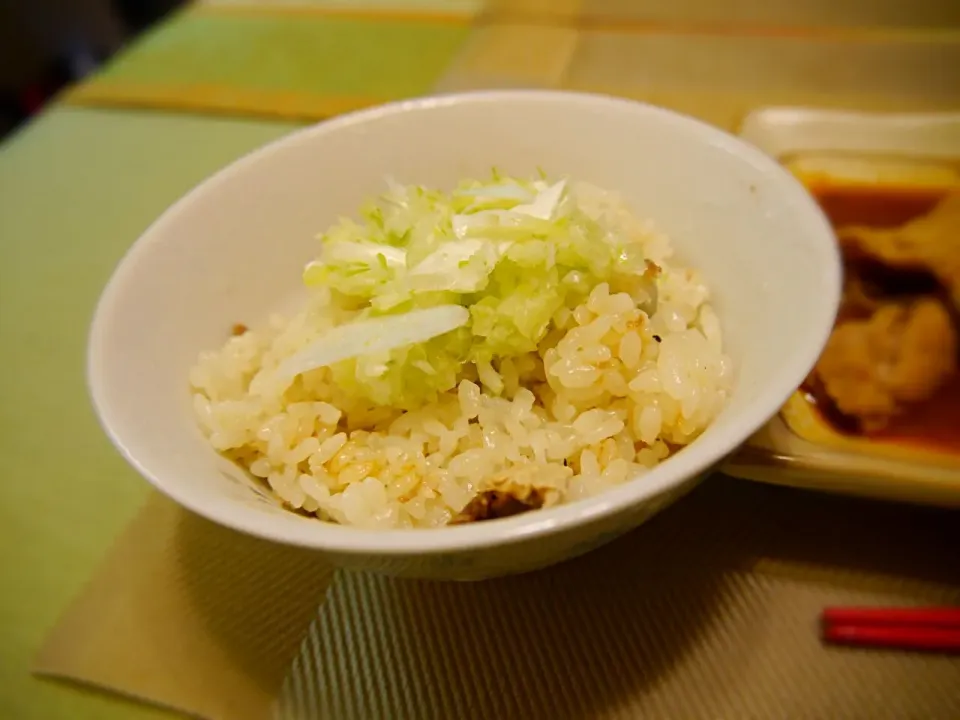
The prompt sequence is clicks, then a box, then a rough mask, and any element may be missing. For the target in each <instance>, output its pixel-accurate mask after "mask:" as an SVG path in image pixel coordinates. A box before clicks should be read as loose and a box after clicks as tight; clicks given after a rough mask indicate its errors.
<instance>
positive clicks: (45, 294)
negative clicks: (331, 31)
mask: <svg viewBox="0 0 960 720" xmlns="http://www.w3.org/2000/svg"><path fill="white" fill-rule="evenodd" d="M291 127H293V126H291V125H288V124H284V123H269V122H253V121H243V120H228V119H217V118H203V117H189V116H180V115H172V114H159V113H156V114H155V113H137V112H119V111H104V110H86V109H65V108H59V109H54V110H53V111H51V112H49V113H47V114H46V115H44V116H42V117H40V118H38V119H37V120H36V121H35V122H34V123H33V124H32V125H30V126H28V127H26V128H25V129H24V130H22V131H21V132H20V133H19V134H18V135H17V136H15V137H14V138H12V139H11V140H10V141H8V142H7V143H6V144H5V145H4V146H2V147H0V347H2V348H3V359H2V361H0V364H2V366H3V369H4V371H3V374H2V377H0V427H2V428H3V436H2V440H0V443H2V445H0V447H2V456H3V458H4V460H3V464H2V474H3V478H2V482H0V577H2V578H3V581H2V584H3V587H4V592H3V593H0V633H2V642H0V717H5V718H17V720H25V719H30V718H37V720H41V719H42V720H56V718H71V719H75V720H81V719H83V718H97V719H98V720H100V719H102V720H110V719H112V718H141V717H143V718H147V717H161V716H165V715H166V713H162V712H161V711H159V710H152V709H148V708H145V707H143V706H142V705H137V704H134V703H128V702H123V701H119V700H116V699H113V698H110V697H109V696H108V695H106V694H104V693H101V692H93V691H83V690H80V689H77V688H71V687H68V686H66V685H64V684H62V683H54V682H50V681H45V680H39V679H36V678H33V677H31V676H30V675H29V663H30V659H31V655H32V653H33V652H35V651H36V649H37V648H38V647H39V645H40V642H41V640H42V638H43V636H44V634H45V633H46V632H47V630H48V629H49V628H50V627H52V625H53V623H54V622H55V621H56V619H57V616H58V614H59V613H60V611H61V610H62V609H63V608H64V607H65V606H66V604H67V603H68V602H69V600H70V598H71V597H72V596H73V595H74V594H75V593H76V592H77V591H78V590H79V589H80V587H81V586H82V584H83V582H84V581H85V579H86V578H88V577H89V576H90V575H91V574H92V572H93V570H94V568H95V567H96V565H97V563H98V562H99V560H100V559H101V557H102V555H103V553H104V552H105V550H106V549H107V547H108V546H109V544H110V542H111V541H112V540H113V538H114V536H115V535H116V534H117V532H118V531H119V530H120V529H121V528H122V527H123V526H124V524H126V522H127V521H128V520H129V519H130V518H131V517H132V516H133V514H134V512H135V510H136V509H137V508H138V507H139V505H140V503H141V502H142V501H143V499H144V498H145V497H146V495H147V493H148V491H149V488H148V485H147V484H146V483H145V482H144V481H143V480H141V479H140V478H139V476H137V475H136V473H135V472H134V471H133V470H132V469H130V468H129V467H127V466H126V464H125V463H124V461H123V460H122V459H121V458H120V457H119V456H118V455H117V454H116V453H115V452H114V451H113V450H112V448H111V446H110V444H109V442H108V441H107V439H106V437H104V436H103V434H102V433H101V432H100V429H99V427H98V425H97V422H96V420H95V418H94V416H93V413H92V410H91V409H90V406H89V403H88V400H87V395H86V388H85V385H84V380H83V368H84V358H83V355H84V346H85V340H86V333H87V328H88V325H89V321H90V318H91V315H92V313H93V309H94V306H95V303H96V300H97V296H98V295H99V292H100V289H101V288H102V286H103V284H104V283H105V282H106V280H107V278H108V276H109V275H110V272H111V271H112V269H113V267H114V265H115V264H116V263H117V262H118V261H119V260H120V258H121V256H122V255H123V253H124V251H125V250H126V249H127V248H128V247H129V245H130V244H131V243H132V242H133V240H135V239H136V237H137V236H138V235H139V234H140V233H141V232H142V231H143V230H144V229H145V228H146V227H147V225H148V224H149V223H150V222H151V221H152V220H153V219H154V218H155V217H156V216H157V215H158V214H159V213H160V212H161V211H162V210H163V209H164V208H166V207H167V206H168V205H169V204H170V203H171V202H173V201H174V200H176V199H177V198H178V197H179V196H180V195H182V194H183V193H185V192H186V191H188V190H189V189H190V188H191V187H193V186H194V185H196V184H197V183H198V182H199V181H200V180H202V179H203V178H204V177H205V176H207V175H209V174H210V173H211V172H213V171H214V170H216V169H217V168H219V167H221V166H222V165H224V164H226V163H228V162H229V161H231V160H233V159H234V158H236V157H238V156H240V155H242V154H243V153H245V152H247V151H248V150H250V149H252V148H254V147H256V146H258V145H261V144H263V143H265V142H267V141H269V140H271V139H273V138H275V137H277V136H279V135H282V134H283V133H285V132H287V131H289V130H290V129H291ZM65 460H67V461H68V462H65Z"/></svg>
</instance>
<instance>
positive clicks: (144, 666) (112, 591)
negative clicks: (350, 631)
mask: <svg viewBox="0 0 960 720" xmlns="http://www.w3.org/2000/svg"><path fill="white" fill-rule="evenodd" d="M332 575H333V568H332V567H330V566H329V565H327V564H325V563H324V562H323V561H322V560H321V559H319V557H318V556H317V555H316V554H315V553H313V552H309V551H304V550H299V549H295V548H289V547H284V546H280V545H275V544H273V543H268V542H265V541H262V540H257V539H255V538H251V537H247V536H245V535H241V534H239V533H236V532H233V531H232V530H227V529H225V528H221V527H219V526H217V525H214V524H212V523H210V522H208V521H206V520H204V519H202V518H200V517H198V516H196V515H193V514H192V513H189V512H187V511H186V510H183V509H181V508H180V507H178V506H176V505H174V504H173V502H172V501H170V500H167V499H166V498H164V497H161V496H160V495H154V496H152V497H151V499H150V500H149V502H148V503H147V504H146V505H145V507H144V508H143V510H142V511H141V512H140V513H139V515H138V516H137V517H136V518H135V519H134V520H133V521H132V522H131V523H130V525H129V526H128V528H127V529H126V531H125V532H124V533H123V534H122V535H121V536H120V537H119V538H117V541H116V543H115V544H114V546H113V548H112V550H111V551H110V553H109V554H108V556H107V557H106V559H105V560H104V562H103V564H102V565H101V566H100V568H99V569H98V570H97V573H96V574H95V575H94V577H93V578H92V579H91V580H90V582H89V584H88V585H87V587H86V588H85V589H84V590H83V591H82V593H81V594H80V596H79V597H78V598H77V599H76V600H75V601H74V602H73V603H72V604H71V605H70V607H69V608H68V609H67V611H66V612H65V614H64V615H63V617H62V618H61V619H60V621H59V622H58V624H57V626H56V628H55V629H54V630H53V632H52V633H51V634H50V635H49V636H48V637H47V639H46V642H45V644H44V646H43V647H42V649H41V650H40V652H39V654H38V656H37V658H36V662H35V665H34V669H35V671H36V672H38V673H40V674H42V675H49V676H54V677H61V678H67V679H71V680H75V681H79V682H81V683H84V684H89V685H94V686H98V687H101V688H104V689H107V690H111V691H114V692H117V693H120V694H122V695H128V696H131V697H133V698H136V699H139V700H143V701H146V702H149V703H152V704H156V705H162V706H165V707H168V708H172V709H175V710H179V711H181V712H184V713H187V714H189V715H195V716H199V717H203V718H210V719H211V720H248V719H249V720H262V719H263V718H265V717H268V715H269V711H270V706H271V704H272V703H273V701H274V700H275V699H276V697H277V693H278V692H279V689H280V686H281V684H282V682H283V678H284V676H285V675H286V673H287V670H288V668H289V666H290V664H291V662H292V661H293V659H294V657H295V655H296V653H297V648H298V646H299V645H300V641H301V639H302V638H303V635H304V633H305V632H306V630H307V627H308V626H309V624H310V622H311V621H312V620H313V619H314V617H315V616H316V610H317V606H318V605H319V604H320V603H321V602H322V601H323V597H324V593H325V592H326V590H327V586H328V585H329V583H330V581H331V579H332Z"/></svg>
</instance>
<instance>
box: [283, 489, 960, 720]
mask: <svg viewBox="0 0 960 720" xmlns="http://www.w3.org/2000/svg"><path fill="white" fill-rule="evenodd" d="M958 521H960V515H958V514H957V513H956V512H953V511H937V510H930V509H921V508H911V507H902V506H899V507H898V506H893V505H885V504H881V503H875V502H866V501H855V500H850V499H841V498H838V497H830V496H817V495H813V494H809V493H805V492H802V491H792V490H786V489H782V488H773V487H765V486H759V485H752V484H749V483H744V482H741V481H736V480H731V479H728V478H722V477H715V478H713V479H712V480H710V481H708V482H707V483H706V484H704V485H703V486H702V487H700V488H699V489H697V490H695V491H694V492H693V493H692V494H691V495H689V496H688V497H687V498H686V499H684V500H683V501H681V502H679V503H678V504H677V505H675V506H674V507H672V508H670V509H668V510H666V511H665V512H664V513H663V514H662V515H660V516H659V517H657V518H655V519H654V520H652V521H651V522H649V523H648V524H647V525H645V526H644V527H642V528H640V529H639V530H637V531H635V532H634V533H632V534H630V535H628V536H627V537H625V538H623V539H621V540H618V541H617V542H615V543H614V544H612V545H610V546H608V547H607V548H604V549H601V550H599V551H596V552H594V553H592V554H590V555H587V556H585V557H583V558H580V559H578V560H575V561H572V562H570V563H567V564H565V565H561V566H558V567H555V568H552V569H548V570H546V571H542V572H539V573H533V574H530V575H526V576H521V577H515V578H507V579H503V580H494V581H489V582H484V583H481V584H442V583H427V582H417V581H402V580H391V579H388V578H382V577H377V576H372V575H363V574H354V573H342V574H341V575H340V576H339V579H338V581H337V582H336V583H335V585H334V586H333V587H332V588H331V590H330V593H329V594H328V596H327V600H326V602H325V604H324V606H323V607H322V609H321V611H320V615H319V618H318V619H317V621H316V622H315V623H314V625H313V626H312V627H311V629H310V631H309V633H308V636H307V639H306V640H305V642H304V644H303V646H302V647H301V651H300V654H299V656H298V658H297V660H296V662H295V664H294V669H293V672H292V673H291V675H290V677H288V679H287V682H286V683H285V685H284V690H283V693H282V695H281V702H280V713H279V715H280V717H282V718H284V720H287V719H289V720H297V719H302V718H337V719H338V720H339V719H348V718H349V719H353V718H356V719H357V720H360V719H373V718H384V719H386V718H390V719H391V720H394V719H397V720H399V719H400V718H404V719H406V718H410V719H411V720H413V719H416V720H420V719H421V718H422V719H426V718H436V719H437V720H440V719H441V718H464V719H467V718H477V719H478V720H480V719H481V718H499V719H507V718H517V719H518V720H519V719H520V718H524V719H533V718H543V719H544V720H546V719H548V718H549V719H551V720H553V719H558V718H598V717H603V718H606V717H622V718H641V717H643V718H685V719H689V720H697V719H700V718H703V719H704V720H708V719H709V720H718V719H730V720H733V719H743V718H757V719H758V720H759V719H761V718H763V719H770V718H790V719H791V720H793V719H797V720H805V719H809V720H823V719H824V718H831V719H837V720H840V719H842V718H850V719H860V718H862V719H863V720H867V719H870V720H880V719H883V718H890V719H891V720H892V719H894V718H896V719H898V720H899V719H903V718H918V719H919V718H927V719H929V720H951V719H952V718H957V717H960V659H958V658H956V657H948V656H937V655H924V654H920V653H909V652H896V651H879V650H869V651H864V650H858V649H847V648H831V647H824V646H823V645H821V643H820V640H819V633H818V615H819V612H820V610H821V609H822V608H823V607H824V606H827V605H861V604H863V605H915V604H916V605H923V604H953V603H958V602H960V558H958V549H960V522H958Z"/></svg>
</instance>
